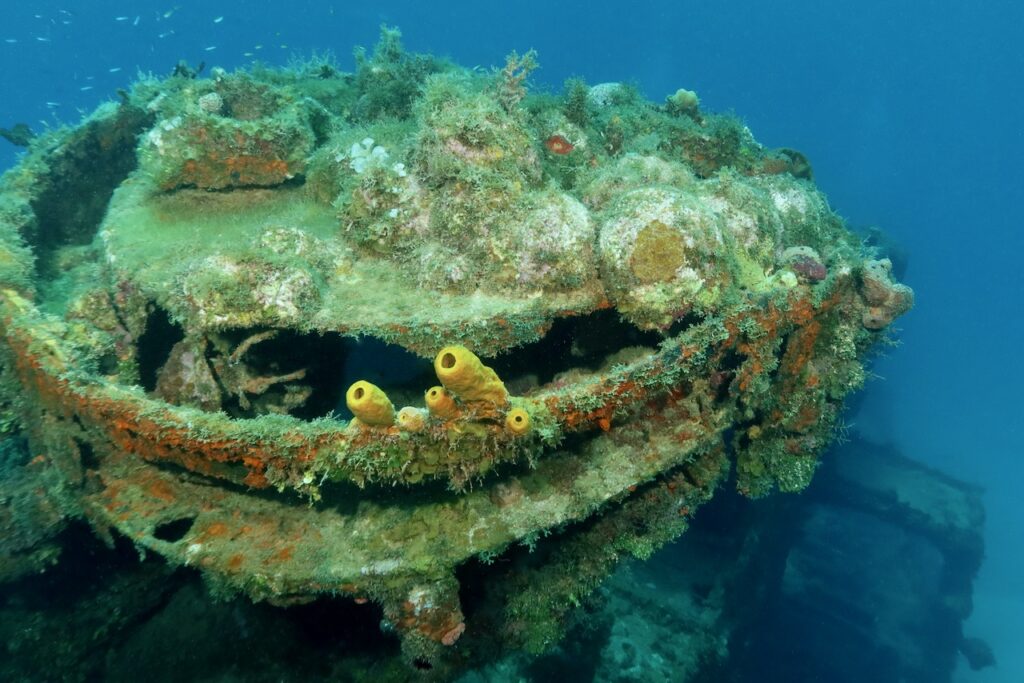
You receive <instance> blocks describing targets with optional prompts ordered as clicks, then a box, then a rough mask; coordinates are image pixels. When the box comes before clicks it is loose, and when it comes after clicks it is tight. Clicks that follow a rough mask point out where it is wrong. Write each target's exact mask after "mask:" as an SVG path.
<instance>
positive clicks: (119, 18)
mask: <svg viewBox="0 0 1024 683" xmlns="http://www.w3.org/2000/svg"><path fill="white" fill-rule="evenodd" d="M114 21H128V17H114Z"/></svg>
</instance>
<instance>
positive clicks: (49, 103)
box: [46, 102, 60, 109]
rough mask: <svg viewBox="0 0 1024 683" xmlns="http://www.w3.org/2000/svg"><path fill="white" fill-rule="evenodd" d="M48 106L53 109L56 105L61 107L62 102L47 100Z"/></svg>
mask: <svg viewBox="0 0 1024 683" xmlns="http://www.w3.org/2000/svg"><path fill="white" fill-rule="evenodd" d="M46 106H47V107H50V108H51V109H53V108H54V107H59V106H60V102H47V103H46Z"/></svg>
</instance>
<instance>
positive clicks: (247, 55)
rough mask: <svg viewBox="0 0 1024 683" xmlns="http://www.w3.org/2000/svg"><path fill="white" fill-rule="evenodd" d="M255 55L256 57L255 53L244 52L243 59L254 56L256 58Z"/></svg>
mask: <svg viewBox="0 0 1024 683" xmlns="http://www.w3.org/2000/svg"><path fill="white" fill-rule="evenodd" d="M254 55H255V53H254V52H243V53H242V56H243V57H252V56H254Z"/></svg>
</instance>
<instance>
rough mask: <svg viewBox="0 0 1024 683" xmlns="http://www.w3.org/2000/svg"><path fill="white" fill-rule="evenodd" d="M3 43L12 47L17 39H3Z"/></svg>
mask: <svg viewBox="0 0 1024 683" xmlns="http://www.w3.org/2000/svg"><path fill="white" fill-rule="evenodd" d="M4 42H5V43H10V44H11V45H14V44H15V43H16V42H18V39H17V38H5V39H4Z"/></svg>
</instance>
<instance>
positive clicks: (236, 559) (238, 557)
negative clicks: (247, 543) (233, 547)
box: [228, 553, 245, 571]
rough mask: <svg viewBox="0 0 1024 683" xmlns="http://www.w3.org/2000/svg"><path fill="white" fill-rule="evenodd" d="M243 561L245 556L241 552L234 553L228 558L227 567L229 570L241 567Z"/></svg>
mask: <svg viewBox="0 0 1024 683" xmlns="http://www.w3.org/2000/svg"><path fill="white" fill-rule="evenodd" d="M244 562H245V556H244V555H242V554H241V553H235V554H234V555H232V556H231V557H229V558H228V569H230V570H231V571H237V570H238V569H241V567H242V564H243V563H244Z"/></svg>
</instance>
